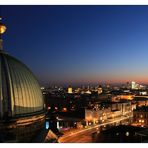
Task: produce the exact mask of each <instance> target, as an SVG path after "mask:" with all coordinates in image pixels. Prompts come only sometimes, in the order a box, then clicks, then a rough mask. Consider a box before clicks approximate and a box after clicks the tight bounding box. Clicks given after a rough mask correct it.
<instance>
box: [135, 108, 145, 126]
mask: <svg viewBox="0 0 148 148" xmlns="http://www.w3.org/2000/svg"><path fill="white" fill-rule="evenodd" d="M133 122H134V125H136V126H142V127H148V107H147V106H142V107H138V108H136V109H135V110H134V111H133Z"/></svg>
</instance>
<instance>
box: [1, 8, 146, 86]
mask: <svg viewBox="0 0 148 148" xmlns="http://www.w3.org/2000/svg"><path fill="white" fill-rule="evenodd" d="M0 8H1V11H2V17H3V22H4V23H5V24H6V26H7V27H8V29H7V31H6V33H5V34H4V36H3V40H4V50H5V51H6V52H8V53H10V54H11V55H13V56H15V57H17V58H18V59H20V60H21V61H23V62H24V63H25V64H26V65H28V67H29V68H30V69H31V70H32V71H33V72H34V73H35V75H36V76H37V78H38V80H39V81H40V83H41V84H45V83H50V82H51V83H58V84H83V83H87V84H88V83H98V82H99V83H105V82H106V83H125V82H127V81H136V82H138V83H148V77H147V75H148V69H147V54H148V51H147V47H148V42H147V38H148V31H147V28H146V27H147V26H148V20H147V17H148V6H1V7H0ZM22 45H23V46H22Z"/></svg>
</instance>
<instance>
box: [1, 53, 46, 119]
mask: <svg viewBox="0 0 148 148" xmlns="http://www.w3.org/2000/svg"><path fill="white" fill-rule="evenodd" d="M43 110H44V101H43V97H42V93H41V90H40V87H39V84H38V82H37V80H36V78H35V76H34V75H33V73H32V72H31V71H30V70H29V69H28V68H27V67H26V65H24V64H23V63H22V62H20V61H19V60H17V59H16V58H14V57H12V56H10V55H8V54H6V53H5V52H4V51H2V50H1V51H0V118H1V119H3V118H6V117H12V118H13V117H19V116H27V115H29V114H31V115H32V114H38V113H39V112H42V111H43Z"/></svg>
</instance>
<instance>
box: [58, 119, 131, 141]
mask: <svg viewBox="0 0 148 148" xmlns="http://www.w3.org/2000/svg"><path fill="white" fill-rule="evenodd" d="M129 118H130V117H129V116H123V117H118V118H116V119H112V120H110V121H107V122H105V123H102V124H99V125H93V126H90V127H88V128H85V129H84V128H83V129H80V130H79V131H76V132H71V133H68V134H65V135H63V136H62V137H60V138H59V139H58V141H59V142H60V143H91V142H92V133H95V132H97V131H99V127H102V126H106V125H111V124H113V123H116V122H120V121H123V120H126V119H129Z"/></svg>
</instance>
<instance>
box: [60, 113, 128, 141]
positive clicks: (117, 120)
mask: <svg viewBox="0 0 148 148" xmlns="http://www.w3.org/2000/svg"><path fill="white" fill-rule="evenodd" d="M129 118H131V116H127V117H120V118H119V119H113V121H109V122H106V123H102V124H99V125H95V126H93V127H89V128H87V129H83V130H80V131H77V132H72V133H70V134H67V135H65V136H62V137H60V138H59V140H58V141H59V142H60V141H63V140H64V139H65V138H69V137H71V136H75V135H77V134H80V133H83V132H86V131H89V130H93V129H96V128H99V127H101V126H105V125H109V124H113V123H116V122H120V121H122V120H126V119H129ZM96 130H97V129H96Z"/></svg>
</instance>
